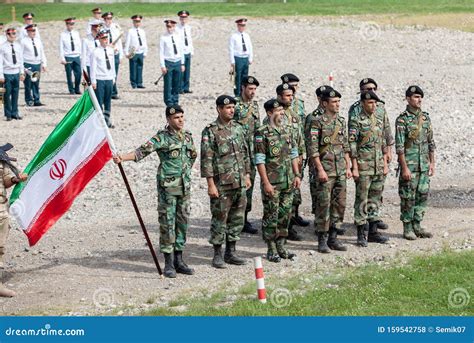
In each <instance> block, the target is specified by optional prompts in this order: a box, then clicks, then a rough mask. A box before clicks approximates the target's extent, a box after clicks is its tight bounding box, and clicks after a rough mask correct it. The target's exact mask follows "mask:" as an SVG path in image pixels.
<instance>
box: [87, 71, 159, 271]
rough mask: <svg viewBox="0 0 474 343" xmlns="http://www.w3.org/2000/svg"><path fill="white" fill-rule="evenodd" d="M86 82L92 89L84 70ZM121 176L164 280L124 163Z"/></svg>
mask: <svg viewBox="0 0 474 343" xmlns="http://www.w3.org/2000/svg"><path fill="white" fill-rule="evenodd" d="M82 72H83V75H84V80H85V81H86V83H87V85H88V86H89V87H90V86H91V82H90V79H89V75H87V73H86V71H85V70H83V71H82ZM118 167H119V170H120V174H121V175H122V179H123V182H124V183H125V187H126V188H127V192H128V195H129V196H130V200H131V201H132V205H133V208H134V209H135V214H136V215H137V218H138V222H139V223H140V226H141V228H142V231H143V235H144V236H145V239H146V243H147V245H148V248H149V249H150V253H151V256H152V257H153V261H154V262H155V266H156V269H157V270H158V274H160V277H161V278H163V272H162V271H161V267H160V263H159V262H158V257H157V256H156V252H155V249H154V248H153V244H152V243H151V240H150V236H149V235H148V231H147V229H146V227H145V223H144V222H143V219H142V215H141V214H140V210H139V209H138V205H137V202H136V201H135V196H134V195H133V192H132V189H131V188H130V184H129V183H128V179H127V175H125V171H124V170H123V166H122V163H119V164H118Z"/></svg>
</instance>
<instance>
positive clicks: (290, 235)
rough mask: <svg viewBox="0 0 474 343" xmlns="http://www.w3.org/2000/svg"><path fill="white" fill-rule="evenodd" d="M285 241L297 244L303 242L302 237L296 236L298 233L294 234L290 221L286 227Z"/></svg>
mask: <svg viewBox="0 0 474 343" xmlns="http://www.w3.org/2000/svg"><path fill="white" fill-rule="evenodd" d="M287 239H288V240H289V241H297V242H301V241H302V240H303V237H301V236H300V235H298V232H296V229H295V228H294V226H293V224H292V223H291V221H290V226H289V227H288V237H287Z"/></svg>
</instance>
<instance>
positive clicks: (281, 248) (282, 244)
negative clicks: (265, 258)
mask: <svg viewBox="0 0 474 343" xmlns="http://www.w3.org/2000/svg"><path fill="white" fill-rule="evenodd" d="M276 248H277V251H278V255H279V256H280V257H281V258H284V259H288V260H291V259H293V257H295V256H296V254H293V253H291V252H289V251H288V250H286V238H285V237H278V238H277V240H276Z"/></svg>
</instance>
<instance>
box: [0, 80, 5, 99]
mask: <svg viewBox="0 0 474 343" xmlns="http://www.w3.org/2000/svg"><path fill="white" fill-rule="evenodd" d="M6 91H7V90H6V89H5V86H4V85H3V82H2V83H0V104H3V95H4V94H5V92H6Z"/></svg>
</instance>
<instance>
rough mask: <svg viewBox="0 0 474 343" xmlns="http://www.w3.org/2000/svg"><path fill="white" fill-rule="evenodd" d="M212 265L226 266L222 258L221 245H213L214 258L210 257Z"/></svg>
mask: <svg viewBox="0 0 474 343" xmlns="http://www.w3.org/2000/svg"><path fill="white" fill-rule="evenodd" d="M212 266H213V267H214V268H218V269H224V268H227V267H226V265H225V263H224V259H223V258H222V245H214V258H213V259H212Z"/></svg>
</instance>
